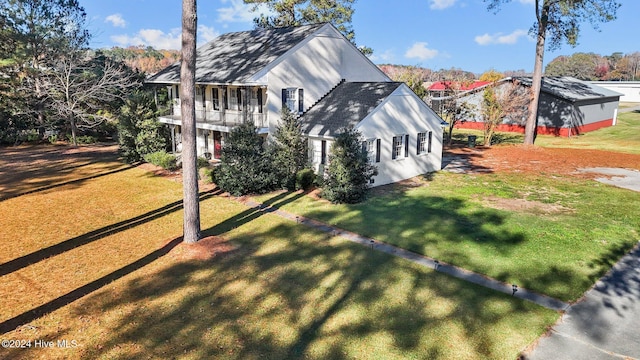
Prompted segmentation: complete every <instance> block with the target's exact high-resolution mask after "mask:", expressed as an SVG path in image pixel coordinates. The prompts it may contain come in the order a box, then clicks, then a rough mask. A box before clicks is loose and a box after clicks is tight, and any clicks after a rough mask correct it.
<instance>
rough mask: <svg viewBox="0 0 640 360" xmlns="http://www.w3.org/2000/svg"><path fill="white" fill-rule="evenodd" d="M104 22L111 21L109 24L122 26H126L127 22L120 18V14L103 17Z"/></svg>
mask: <svg viewBox="0 0 640 360" xmlns="http://www.w3.org/2000/svg"><path fill="white" fill-rule="evenodd" d="M104 22H108V23H111V25H113V26H115V27H121V28H123V27H125V26H127V22H126V21H124V19H123V18H122V15H120V14H111V15H109V16H107V17H106V18H105V19H104Z"/></svg>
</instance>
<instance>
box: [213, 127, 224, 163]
mask: <svg viewBox="0 0 640 360" xmlns="http://www.w3.org/2000/svg"><path fill="white" fill-rule="evenodd" d="M220 155H222V134H221V133H220V131H214V132H213V158H214V159H220Z"/></svg>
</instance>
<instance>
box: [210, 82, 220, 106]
mask: <svg viewBox="0 0 640 360" xmlns="http://www.w3.org/2000/svg"><path fill="white" fill-rule="evenodd" d="M211 101H212V102H213V110H220V92H219V91H218V88H215V87H214V88H211Z"/></svg>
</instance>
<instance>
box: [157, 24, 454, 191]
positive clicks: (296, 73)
mask: <svg viewBox="0 0 640 360" xmlns="http://www.w3.org/2000/svg"><path fill="white" fill-rule="evenodd" d="M146 82H147V84H153V85H155V86H164V87H166V88H167V89H168V92H169V98H170V100H171V106H170V108H169V109H168V111H167V112H166V113H165V114H163V115H161V116H160V117H159V121H160V122H162V123H165V124H167V125H169V126H170V127H171V129H172V138H173V141H174V151H177V152H180V150H181V147H180V126H181V123H182V121H181V120H182V119H181V115H180V94H179V90H178V89H179V85H180V64H179V63H177V64H174V65H171V66H169V67H167V68H166V69H164V70H162V71H160V72H159V73H157V74H155V75H153V76H151V77H150V78H149V79H147V81H146ZM195 106H196V128H197V152H198V155H200V156H207V157H208V156H211V157H213V158H219V157H220V153H221V148H222V145H223V143H224V141H225V138H226V134H228V133H229V132H230V131H231V130H232V129H233V127H234V126H237V125H239V124H242V123H244V122H253V123H254V124H255V125H256V127H257V128H258V131H259V133H260V134H263V135H264V136H265V137H267V136H268V134H272V133H273V132H274V131H275V128H276V126H277V124H278V123H279V121H280V119H281V112H282V108H283V107H288V108H289V109H290V110H291V111H292V112H293V113H294V114H297V115H298V116H301V120H302V121H303V122H304V123H305V124H306V127H305V134H306V136H308V137H309V148H310V149H311V154H310V155H311V159H312V161H313V165H314V166H315V168H316V170H317V171H320V172H322V171H323V166H321V165H324V164H325V163H326V159H327V157H328V153H329V151H330V145H331V142H332V139H334V136H335V134H336V131H338V130H339V128H341V127H343V126H347V125H353V126H356V127H357V128H358V129H359V130H360V131H361V132H362V134H363V135H364V136H365V137H366V139H367V141H366V144H368V145H367V146H368V149H369V151H370V152H371V153H376V154H378V155H376V156H377V157H372V161H376V159H377V158H378V157H379V160H378V161H377V164H376V165H378V168H379V173H380V174H379V175H378V176H377V177H376V179H375V183H374V184H373V185H382V184H386V183H389V182H393V181H398V180H402V179H406V178H409V177H413V176H416V175H420V174H423V173H426V172H431V171H437V170H440V165H441V163H440V162H441V158H442V129H441V127H440V123H441V121H442V120H441V119H440V118H439V117H437V115H435V113H434V112H433V111H432V110H431V109H430V108H429V107H428V106H427V105H426V104H425V103H424V102H423V101H422V100H421V99H420V98H419V97H418V96H417V95H416V94H415V93H414V92H413V91H411V90H410V89H409V88H408V87H407V86H406V85H404V84H401V83H394V82H391V80H390V79H389V78H388V77H387V76H386V75H385V74H384V73H383V72H382V71H381V70H380V69H379V68H378V67H377V66H376V65H375V64H373V63H372V62H371V61H370V60H369V59H368V58H367V57H366V56H364V55H363V54H362V53H361V52H360V51H359V50H358V49H357V48H356V47H355V46H354V45H353V44H352V43H351V42H350V41H349V40H348V39H346V38H345V37H344V36H343V35H342V34H341V33H340V32H339V31H338V30H337V29H336V28H335V27H333V25H331V24H315V25H305V26H299V27H286V28H276V29H268V30H264V29H261V30H253V31H244V32H236V33H229V34H224V35H221V36H219V37H218V38H216V39H214V40H213V41H211V42H209V43H207V44H205V45H204V46H202V47H200V48H198V50H197V54H196V101H195ZM354 112H355V113H357V114H355V113H354ZM319 114H321V115H330V114H331V116H320V115H319ZM324 122H327V123H326V124H324ZM309 125H313V126H309ZM323 129H324V130H323ZM418 139H421V140H420V141H421V143H420V144H421V145H420V144H418ZM392 144H395V145H392ZM376 146H378V147H379V150H378V151H377V152H375V151H374V150H376V149H378V148H376ZM392 146H394V148H395V149H396V153H395V155H394V154H392ZM416 147H419V148H420V149H421V150H420V154H417V153H418V149H416Z"/></svg>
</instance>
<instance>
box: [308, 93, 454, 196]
mask: <svg viewBox="0 0 640 360" xmlns="http://www.w3.org/2000/svg"><path fill="white" fill-rule="evenodd" d="M300 119H301V123H302V130H303V132H304V133H305V134H306V135H307V136H308V137H309V145H310V146H309V150H310V156H309V157H310V159H312V165H313V167H314V168H315V170H316V171H317V172H318V173H322V172H323V171H324V167H325V165H326V164H327V160H328V153H329V150H330V147H331V145H332V143H333V141H334V140H335V137H336V135H337V134H338V133H339V132H340V130H341V129H343V128H345V127H349V126H352V127H354V128H356V129H357V130H359V131H360V132H361V133H362V135H363V140H364V141H363V144H362V146H363V149H364V150H365V151H367V153H368V155H369V161H370V162H371V163H372V164H374V165H376V167H377V168H378V175H377V176H375V177H374V178H373V179H372V185H373V186H379V185H385V184H389V183H393V182H396V181H400V180H404V179H408V178H411V177H414V176H417V175H420V174H425V173H429V172H434V171H438V170H440V168H441V164H442V128H441V123H442V119H441V118H440V117H439V116H438V115H436V113H435V112H434V111H433V110H431V108H430V107H428V106H427V104H426V103H425V102H424V101H422V100H421V99H420V98H419V97H418V96H417V95H416V94H415V93H414V92H413V91H412V90H411V89H410V88H409V87H408V86H407V85H406V84H404V83H399V82H349V83H343V84H340V85H339V86H338V87H336V88H335V89H334V90H333V91H331V92H330V93H329V94H327V96H326V97H324V98H323V99H321V100H320V101H319V102H318V103H317V104H315V105H314V106H313V107H311V109H309V111H307V112H305V113H304V114H303V115H302V116H301V118H300Z"/></svg>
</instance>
